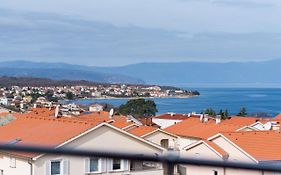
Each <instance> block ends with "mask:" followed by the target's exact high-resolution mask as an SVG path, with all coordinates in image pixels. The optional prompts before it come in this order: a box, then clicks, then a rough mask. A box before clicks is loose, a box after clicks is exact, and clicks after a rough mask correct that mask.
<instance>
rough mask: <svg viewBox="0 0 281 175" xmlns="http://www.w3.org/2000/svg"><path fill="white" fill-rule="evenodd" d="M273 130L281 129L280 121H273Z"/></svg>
mask: <svg viewBox="0 0 281 175" xmlns="http://www.w3.org/2000/svg"><path fill="white" fill-rule="evenodd" d="M272 130H274V131H280V124H279V122H272Z"/></svg>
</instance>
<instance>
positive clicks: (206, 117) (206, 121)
mask: <svg viewBox="0 0 281 175" xmlns="http://www.w3.org/2000/svg"><path fill="white" fill-rule="evenodd" d="M208 120H209V116H208V115H204V117H203V122H204V123H208Z"/></svg>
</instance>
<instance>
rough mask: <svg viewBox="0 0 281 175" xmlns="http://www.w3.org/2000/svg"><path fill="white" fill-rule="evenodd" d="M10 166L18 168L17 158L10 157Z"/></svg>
mask: <svg viewBox="0 0 281 175" xmlns="http://www.w3.org/2000/svg"><path fill="white" fill-rule="evenodd" d="M10 167H11V168H16V158H14V157H10Z"/></svg>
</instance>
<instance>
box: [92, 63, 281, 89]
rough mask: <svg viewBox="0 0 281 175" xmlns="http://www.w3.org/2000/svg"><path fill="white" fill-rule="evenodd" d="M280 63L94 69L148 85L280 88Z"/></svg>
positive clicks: (157, 64)
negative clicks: (141, 81) (277, 85)
mask: <svg viewBox="0 0 281 175" xmlns="http://www.w3.org/2000/svg"><path fill="white" fill-rule="evenodd" d="M280 68H281V60H272V61H265V62H229V63H206V62H181V63H142V64H134V65H128V66H124V67H109V68H106V67H103V68H100V67H96V68H95V69H94V70H95V71H98V72H106V73H117V74H123V75H134V76H135V77H136V78H141V79H143V80H144V81H145V82H146V83H148V84H151V83H155V84H169V85H176V86H186V85H188V86H192V85H194V84H199V85H200V84H202V85H204V84H211V85H212V84H213V85H214V84H220V85H221V86H227V85H230V84H242V86H248V85H251V86H255V85H257V86H262V85H264V84H281V78H280V75H281V69H280Z"/></svg>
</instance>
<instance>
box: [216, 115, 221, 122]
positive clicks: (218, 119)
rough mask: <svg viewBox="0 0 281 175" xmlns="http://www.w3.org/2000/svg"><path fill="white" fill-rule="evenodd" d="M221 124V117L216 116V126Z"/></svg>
mask: <svg viewBox="0 0 281 175" xmlns="http://www.w3.org/2000/svg"><path fill="white" fill-rule="evenodd" d="M220 123H221V116H220V115H217V116H216V124H220Z"/></svg>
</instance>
